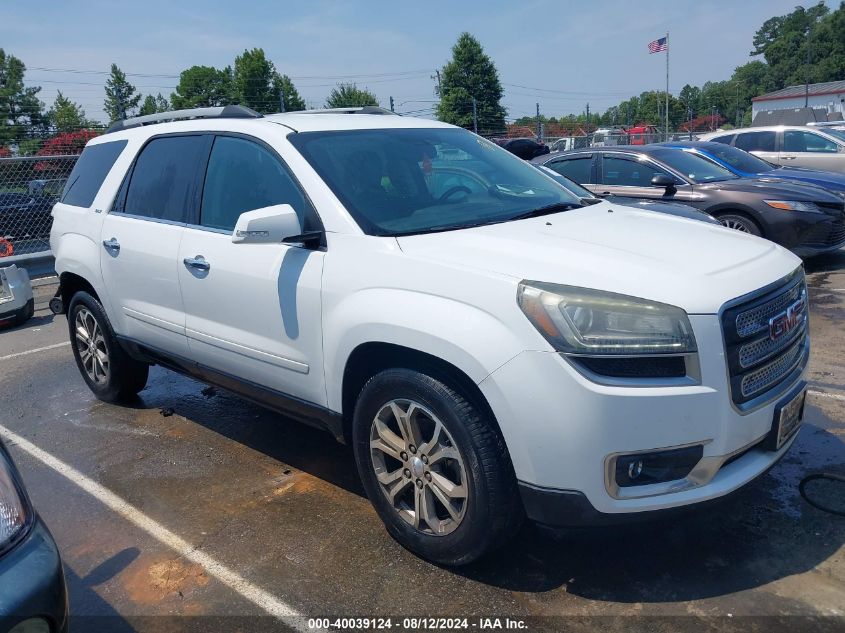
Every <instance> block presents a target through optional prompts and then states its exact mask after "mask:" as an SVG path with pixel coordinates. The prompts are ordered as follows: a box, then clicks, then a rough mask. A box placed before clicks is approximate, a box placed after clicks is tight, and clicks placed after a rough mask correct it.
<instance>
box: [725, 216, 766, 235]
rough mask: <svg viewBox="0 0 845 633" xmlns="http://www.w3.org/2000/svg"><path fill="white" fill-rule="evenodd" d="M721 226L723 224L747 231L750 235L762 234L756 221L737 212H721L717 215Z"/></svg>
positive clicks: (743, 231) (730, 227) (735, 229)
mask: <svg viewBox="0 0 845 633" xmlns="http://www.w3.org/2000/svg"><path fill="white" fill-rule="evenodd" d="M717 219H718V220H719V222H721V223H722V226H725V227H727V228H729V229H733V230H734V231H739V232H741V233H749V234H750V235H757V236H760V235H763V231H761V230H760V227H759V226H757V223H756V222H755V221H754V220H752V219H751V218H748V217H746V216H744V215H740V214H738V213H723V214H721V215H719V216H718V217H717Z"/></svg>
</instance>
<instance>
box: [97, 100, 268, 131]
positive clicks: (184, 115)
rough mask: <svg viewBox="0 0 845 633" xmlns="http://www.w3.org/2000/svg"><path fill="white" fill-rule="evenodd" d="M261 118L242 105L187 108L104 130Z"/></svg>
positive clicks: (125, 122)
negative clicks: (172, 122) (196, 120)
mask: <svg viewBox="0 0 845 633" xmlns="http://www.w3.org/2000/svg"><path fill="white" fill-rule="evenodd" d="M262 116H264V115H262V114H259V113H258V112H256V111H255V110H252V109H250V108H247V107H246V106H242V105H227V106H220V107H216V108H188V109H186V110H172V111H170V112H158V113H156V114H147V115H145V116H136V117H132V118H131V119H121V120H120V121H115V122H114V123H112V124H111V126H109V129H108V130H106V134H108V133H109V132H119V131H120V130H128V129H130V128H133V127H141V126H142V125H150V124H152V123H162V122H164V121H179V120H183V119H259V118H261V117H262Z"/></svg>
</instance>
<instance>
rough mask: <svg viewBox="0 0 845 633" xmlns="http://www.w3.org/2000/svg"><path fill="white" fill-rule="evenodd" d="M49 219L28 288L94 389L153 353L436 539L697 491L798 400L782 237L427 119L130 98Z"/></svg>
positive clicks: (797, 330) (727, 478)
mask: <svg viewBox="0 0 845 633" xmlns="http://www.w3.org/2000/svg"><path fill="white" fill-rule="evenodd" d="M456 156H458V157H460V158H461V160H457V159H456V158H455V157H456ZM441 157H448V160H441ZM53 216H54V223H53V228H52V235H51V246H52V249H53V252H54V253H55V257H56V269H57V272H58V273H59V275H60V280H61V284H60V290H59V294H58V297H57V299H56V301H54V305H55V306H56V309H57V310H59V311H63V312H66V313H67V317H68V325H69V333H70V340H71V343H72V348H73V353H74V356H75V358H76V362H77V364H78V365H79V369H80V371H81V374H82V378H83V379H84V380H85V382H86V383H87V384H88V386H89V387H90V388H91V390H92V391H93V392H94V394H95V395H96V396H97V397H99V398H101V399H103V400H106V401H118V400H121V399H124V398H130V397H134V396H135V394H137V393H138V392H141V391H142V390H143V389H144V386H145V384H146V381H147V372H148V368H149V366H150V365H152V364H159V365H162V366H164V367H167V368H170V369H173V370H176V371H179V372H182V373H184V374H188V375H190V376H193V377H196V378H198V379H199V380H201V381H204V382H207V383H211V384H214V385H218V386H221V387H223V388H226V389H228V390H231V391H233V392H235V393H238V394H241V395H242V396H244V397H245V398H247V399H250V400H253V401H255V402H259V403H262V404H264V405H266V406H268V407H270V408H273V409H274V410H276V411H279V412H282V413H284V414H285V415H287V416H289V417H293V418H296V419H298V420H301V421H303V422H306V423H309V424H312V425H317V426H320V427H323V428H325V429H327V430H328V431H330V432H331V433H332V434H333V435H334V436H335V437H336V438H337V439H338V440H340V441H343V442H347V443H349V444H351V445H352V447H353V449H354V453H355V458H356V461H357V465H358V469H359V472H360V476H361V478H362V480H363V483H364V486H365V489H366V492H367V494H368V496H369V498H370V500H371V501H372V503H373V505H374V507H375V509H376V511H377V512H378V514H379V515H380V517H381V519H382V520H383V521H384V523H385V525H386V526H387V529H388V531H389V533H390V534H391V535H392V536H393V537H394V538H396V539H397V540H398V541H399V542H400V543H401V544H402V545H404V546H405V547H407V548H409V549H410V550H412V551H414V552H416V553H418V554H419V555H421V556H423V557H425V558H428V559H430V560H433V561H437V562H440V563H446V564H463V563H467V562H469V561H471V560H473V559H475V558H477V557H479V556H481V555H482V554H484V553H486V552H488V551H490V550H491V549H492V548H494V547H495V546H497V545H499V544H501V543H503V542H504V541H505V540H506V539H507V538H508V537H509V536H510V535H512V534H513V532H514V530H516V528H517V527H518V526H519V524H520V521H522V520H523V518H524V517H526V516H527V517H528V518H529V519H531V520H533V521H537V522H539V523H542V524H545V525H548V526H573V525H595V524H602V523H607V522H611V521H616V520H622V521H626V520H630V519H633V518H641V517H653V516H659V515H661V514H663V513H664V512H668V511H671V510H674V509H678V508H682V507H687V506H691V505H694V504H699V503H701V502H705V501H708V500H712V499H715V498H718V497H722V496H724V495H726V494H727V493H729V492H731V491H733V490H736V489H737V488H739V487H741V486H743V485H745V484H747V483H748V482H750V481H751V480H752V479H754V478H755V477H757V476H758V475H760V474H762V473H763V472H765V471H766V470H767V469H768V468H769V467H771V466H772V465H773V464H774V463H775V462H777V461H778V460H779V459H780V458H781V457H782V456H783V455H784V453H785V452H786V451H787V450H788V449H789V447H790V445H791V444H792V443H793V442H794V439H795V437H796V431H797V429H798V428H799V425H800V422H801V416H802V410H803V402H804V390H805V382H804V372H805V367H806V364H807V360H808V355H809V338H808V325H807V312H808V309H807V299H806V297H807V295H806V286H805V281H804V273H803V269H802V266H801V261H800V260H799V259H798V258H797V257H795V256H794V255H792V254H791V253H789V252H788V251H787V250H785V249H783V248H781V247H779V246H777V245H775V244H773V243H772V242H769V241H766V240H763V239H760V238H757V237H753V236H749V235H744V234H741V233H738V232H736V231H731V230H729V229H725V228H722V227H720V226H716V225H711V224H705V223H703V222H697V221H694V220H687V219H684V218H680V217H673V216H669V215H666V214H658V213H653V212H650V211H646V210H641V209H634V208H629V207H625V206H621V205H617V204H614V203H613V202H612V201H610V202H607V201H603V202H601V203H598V204H593V205H591V206H582V205H581V203H580V201H579V200H578V199H577V198H576V197H575V196H574V195H572V194H571V193H569V192H567V191H566V190H565V189H563V188H562V187H561V186H559V185H558V184H557V183H556V182H554V180H552V179H551V178H549V177H548V176H547V175H545V174H544V173H542V171H540V170H537V169H535V168H534V167H532V166H531V165H529V164H527V163H525V162H523V161H522V160H520V159H518V158H516V157H514V156H513V155H511V154H510V153H508V152H507V151H505V150H503V149H501V148H499V147H497V146H496V145H495V144H493V143H491V142H489V141H487V140H485V139H483V138H481V137H479V136H476V135H475V134H472V133H470V132H468V131H466V130H463V129H460V128H456V127H453V126H450V125H446V124H444V123H440V122H436V121H430V120H423V119H415V118H409V117H402V116H395V115H391V113H389V112H384V111H382V110H379V109H375V108H360V109H354V108H353V109H348V110H340V111H328V110H326V111H318V112H301V113H287V114H277V115H269V116H261V115H258V114H256V113H254V112H252V111H250V110H248V109H246V108H243V107H239V106H226V107H224V108H212V109H201V110H188V111H183V112H172V113H163V114H157V115H150V116H149V117H140V118H137V119H130V120H127V121H122V122H119V123H117V124H116V125H114V126H113V127H112V129H110V130H109V132H108V133H106V134H104V135H102V136H100V137H98V138H96V139H94V140H92V141H90V142H89V144H88V146H87V147H86V149H85V151H84V152H83V154H82V156H81V158H80V159H79V161H78V163H77V165H76V167H75V169H74V171H73V173H72V174H71V176H70V178H69V180H68V183H67V186H66V188H65V191H64V193H63V196H62V199H61V201H60V202H59V203H58V204H56V206H55V208H54V210H53ZM245 423H247V422H245Z"/></svg>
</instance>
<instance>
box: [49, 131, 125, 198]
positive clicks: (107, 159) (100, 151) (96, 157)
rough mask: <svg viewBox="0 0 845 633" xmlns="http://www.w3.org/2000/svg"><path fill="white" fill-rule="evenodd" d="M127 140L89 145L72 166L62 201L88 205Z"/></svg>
mask: <svg viewBox="0 0 845 633" xmlns="http://www.w3.org/2000/svg"><path fill="white" fill-rule="evenodd" d="M126 144H127V141H112V142H110V143H97V144H96V145H89V146H87V147H86V148H85V149H84V150H82V155H81V156H80V157H79V160H77V161H76V165H74V166H73V171H72V172H70V176H69V177H68V179H67V184H65V189H64V191H63V192H62V200H61V201H62V202H64V203H65V204H69V205H72V206H74V207H90V206H91V205H92V204H93V203H94V198H95V197H96V196H97V192H98V191H99V190H100V187H101V186H102V184H103V181H104V180H105V179H106V176H108V173H109V171H111V168H112V167H113V166H114V163H115V161H117V157H118V156H120V153H121V152H122V151H123V148H125V147H126Z"/></svg>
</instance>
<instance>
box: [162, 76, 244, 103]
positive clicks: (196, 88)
mask: <svg viewBox="0 0 845 633" xmlns="http://www.w3.org/2000/svg"><path fill="white" fill-rule="evenodd" d="M234 93H235V87H234V83H233V78H232V68H231V67H230V66H227V67H226V68H223V69H222V70H220V69H217V68H213V67H211V66H191V67H190V68H188V69H186V70H183V71H182V72H181V74H180V75H179V83H178V85H177V86H176V91H175V92H173V93H172V94H171V95H170V102H171V103H172V104H173V108H174V109H176V110H184V109H186V108H204V107H214V106H223V105H228V104H230V103H232V101H233V99H234Z"/></svg>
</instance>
